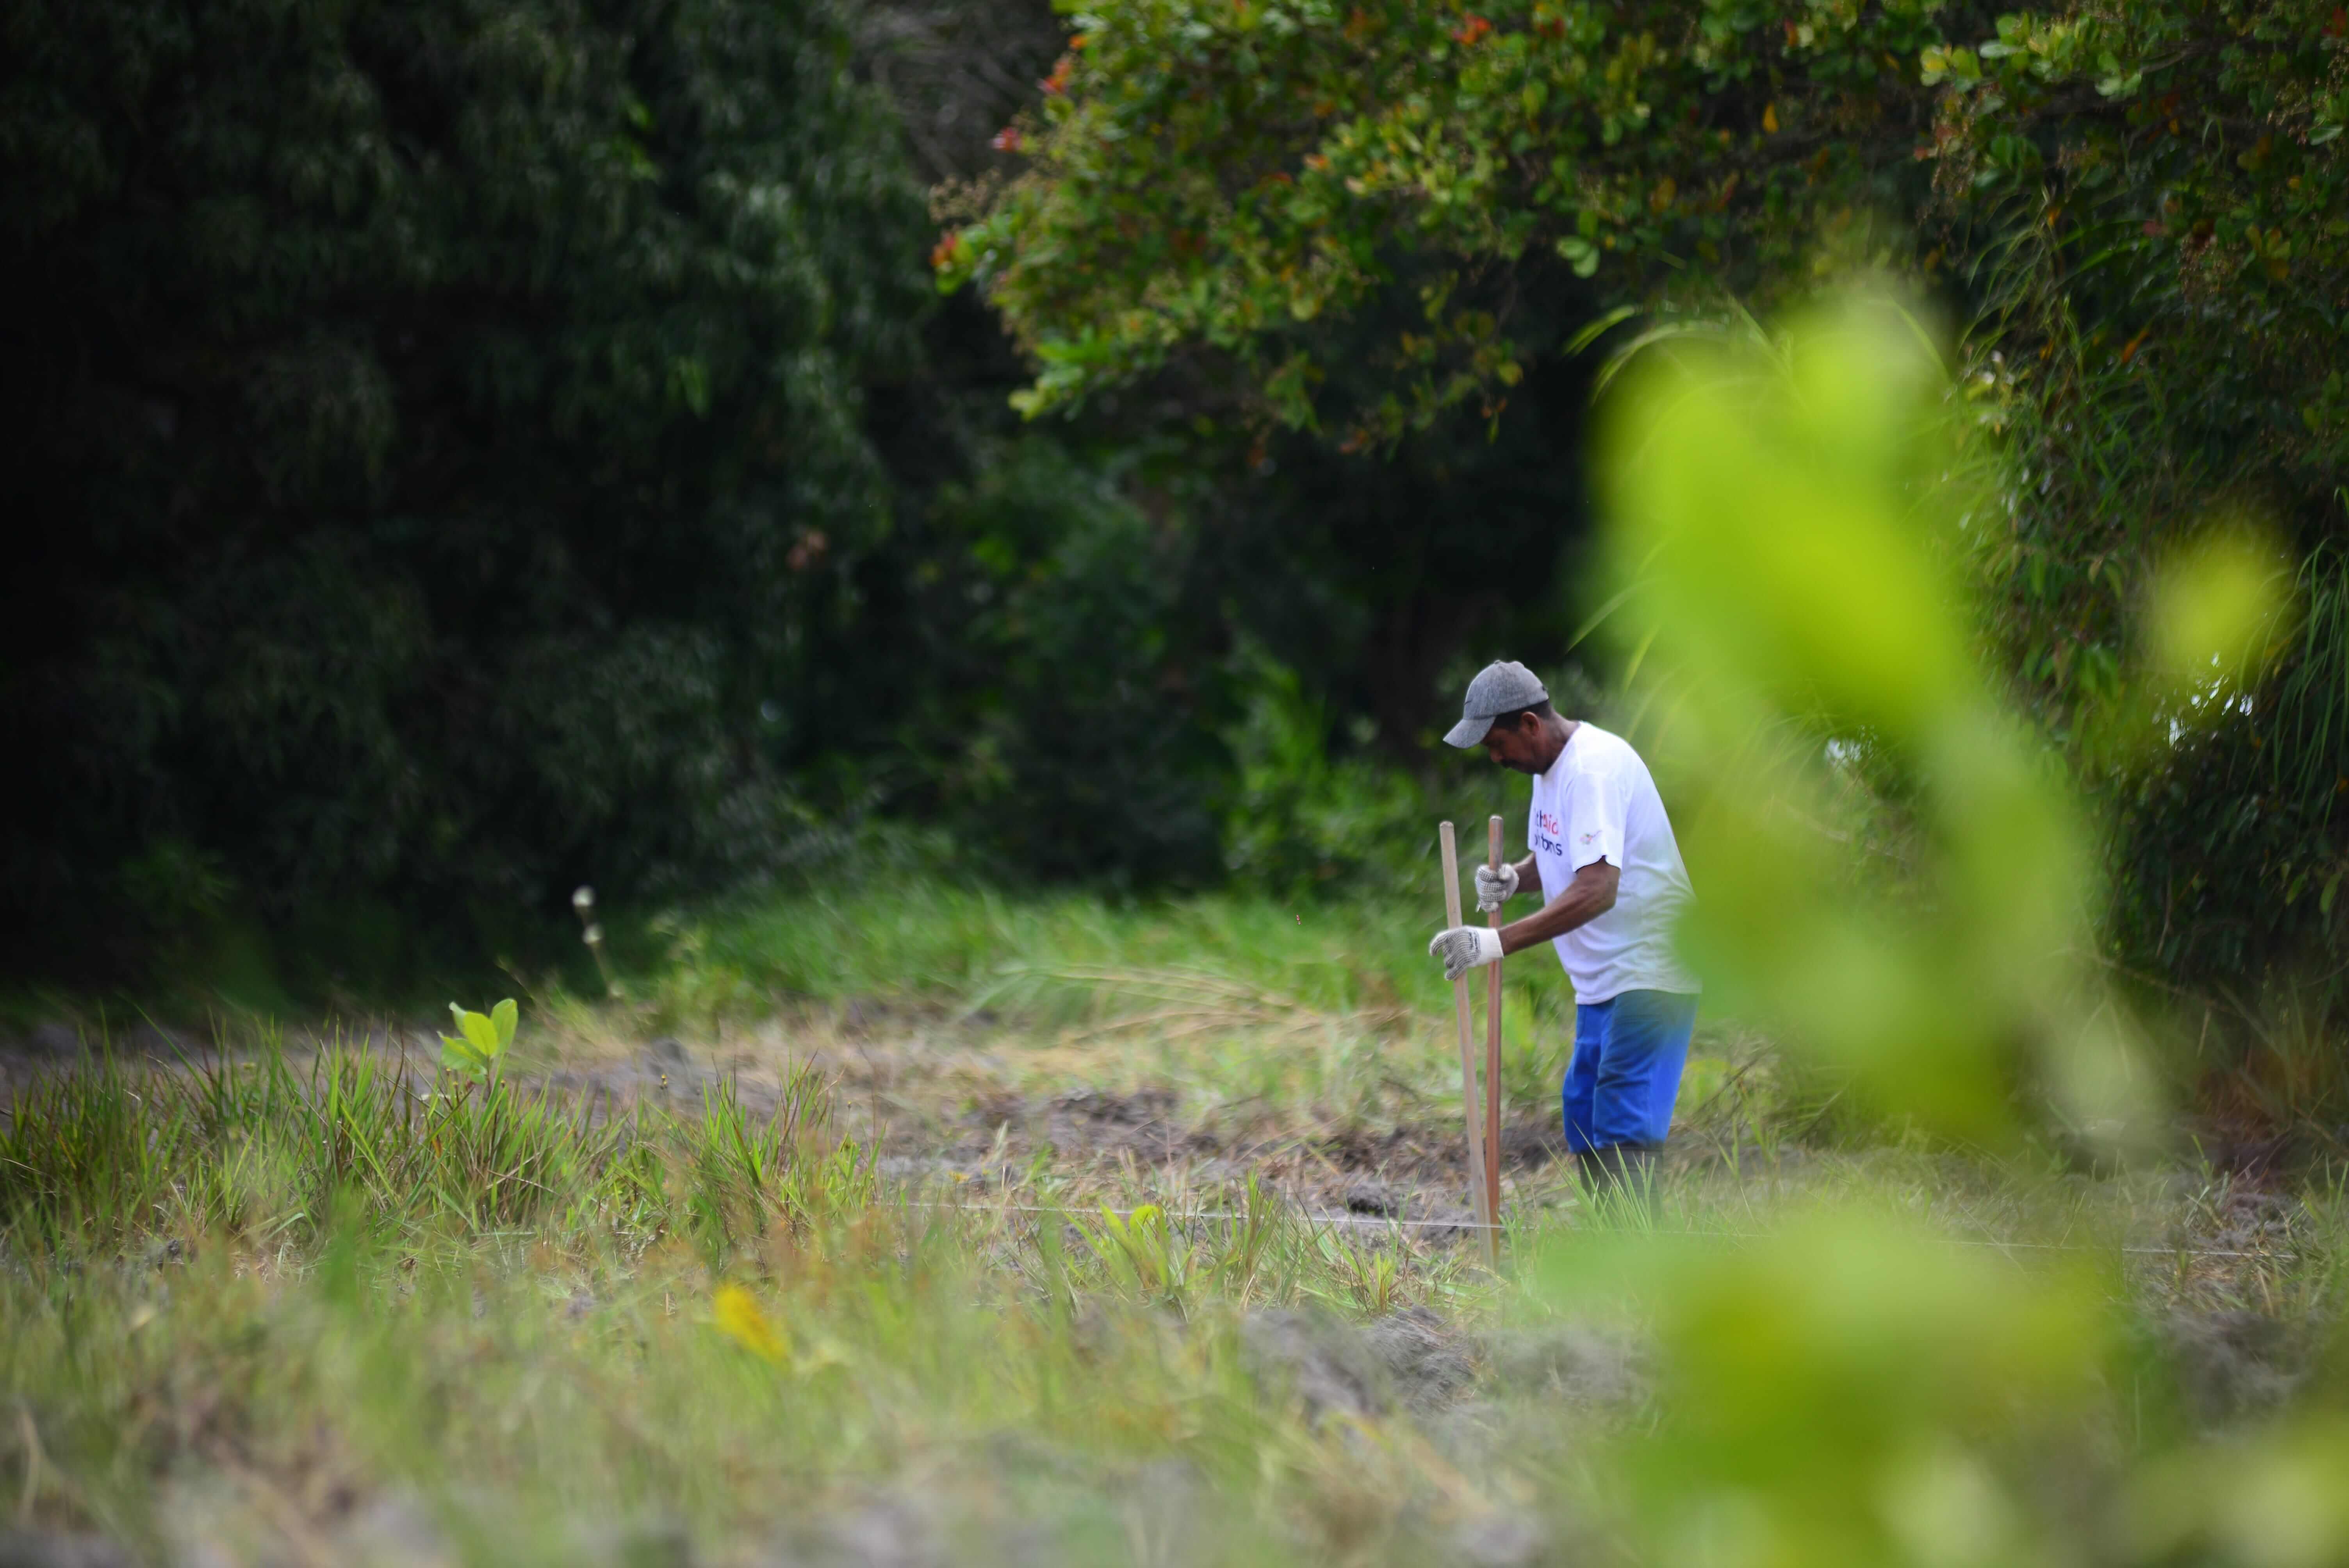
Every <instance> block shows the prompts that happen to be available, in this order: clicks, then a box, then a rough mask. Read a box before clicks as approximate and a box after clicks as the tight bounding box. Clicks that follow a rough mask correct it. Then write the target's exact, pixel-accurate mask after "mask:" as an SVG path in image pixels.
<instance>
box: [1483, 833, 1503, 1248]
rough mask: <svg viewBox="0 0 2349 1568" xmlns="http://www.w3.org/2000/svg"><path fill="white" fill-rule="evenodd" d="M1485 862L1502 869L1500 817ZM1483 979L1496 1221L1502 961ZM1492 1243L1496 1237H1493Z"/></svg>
mask: <svg viewBox="0 0 2349 1568" xmlns="http://www.w3.org/2000/svg"><path fill="white" fill-rule="evenodd" d="M1485 863H1486V864H1488V865H1490V866H1491V867H1492V868H1493V870H1495V871H1496V872H1497V871H1499V870H1500V869H1501V819H1500V818H1498V817H1495V818H1494V819H1493V820H1492V822H1491V823H1490V824H1489V825H1488V827H1487V829H1486V841H1485ZM1492 922H1493V929H1494V930H1495V931H1498V930H1500V929H1501V912H1500V911H1499V910H1497V909H1496V910H1495V911H1493V912H1492ZM1486 973H1488V974H1489V975H1491V976H1492V978H1490V979H1488V980H1486V981H1485V1212H1486V1213H1487V1214H1489V1215H1491V1216H1492V1219H1493V1222H1494V1223H1495V1224H1498V1223H1500V1221H1501V961H1500V960H1499V959H1497V958H1495V960H1493V962H1492V964H1491V965H1488V966H1487V970H1486ZM1494 1240H1495V1246H1497V1245H1498V1243H1499V1238H1498V1237H1497V1236H1495V1238H1494Z"/></svg>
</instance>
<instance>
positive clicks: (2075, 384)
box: [934, 0, 2349, 984]
mask: <svg viewBox="0 0 2349 1568" xmlns="http://www.w3.org/2000/svg"><path fill="white" fill-rule="evenodd" d="M1075 25H1076V27H1077V29H1078V31H1077V33H1076V36H1073V37H1072V38H1071V46H1070V52H1069V53H1068V54H1067V55H1066V56H1065V57H1063V59H1062V60H1061V64H1060V66H1059V67H1057V68H1056V70H1055V72H1054V75H1053V77H1052V78H1051V79H1050V84H1049V86H1050V89H1051V90H1050V94H1049V96H1048V97H1047V98H1046V99H1045V101H1044V104H1043V106H1042V108H1041V109H1040V112H1037V113H1035V114H1033V115H1031V116H1030V117H1029V118H1028V119H1025V120H1024V121H1022V122H1021V123H1020V124H1019V126H1018V127H1017V128H1016V130H1017V135H1018V141H1019V147H1020V150H1021V151H1022V152H1023V153H1024V154H1025V155H1026V156H1027V157H1028V159H1029V160H1030V161H1029V164H1028V167H1027V169H1026V170H1025V171H1024V172H1023V173H1022V174H1020V175H1019V177H1018V178H1016V179H1014V180H1011V181H1009V182H1008V183H1007V184H1005V185H1004V186H1003V187H1002V188H1001V189H1000V190H999V191H995V192H993V193H991V195H990V198H989V199H988V201H986V202H985V203H984V204H983V205H982V206H980V207H979V208H978V210H976V211H972V212H971V213H969V214H968V221H967V222H964V223H962V225H961V226H960V227H958V228H956V229H954V230H952V231H950V232H948V233H947V235H946V236H945V237H944V238H943V239H942V240H941V242H940V243H939V246H938V248H937V250H936V253H935V255H934V263H935V264H936V268H937V270H938V272H939V274H940V277H941V280H942V282H943V283H944V284H946V285H947V286H949V287H954V286H960V285H963V284H977V285H978V286H979V287H981V288H983V289H984V290H985V291H986V292H987V294H988V297H989V298H990V299H992V300H993V301H995V302H996V304H998V305H999V308H1000V309H1001V310H1002V311H1003V312H1004V314H1005V316H1006V318H1007V320H1008V321H1009V324H1010V325H1011V326H1012V328H1013V330H1014V331H1015V333H1016V334H1017V335H1018V337H1019V342H1020V343H1021V345H1022V346H1023V347H1024V348H1025V349H1026V350H1027V351H1028V352H1029V353H1030V355H1031V356H1032V357H1033V362H1034V364H1035V366H1036V373H1035V376H1034V378H1033V381H1032V383H1031V385H1030V387H1029V388H1028V389H1027V390H1026V392H1025V394H1024V395H1023V398H1022V406H1023V407H1025V408H1027V409H1028V410H1029V411H1030V412H1031V413H1039V414H1040V413H1042V412H1045V411H1048V410H1053V409H1061V408H1066V407H1073V406H1077V405H1080V404H1082V403H1084V402H1086V401H1087V400H1089V399H1096V398H1098V397H1102V395H1104V394H1106V393H1107V392H1109V391H1110V390H1112V389H1113V388H1117V387H1126V386H1132V385H1147V384H1149V383H1150V382H1151V381H1152V380H1154V378H1164V377H1168V376H1170V375H1177V374H1179V375H1180V376H1183V377H1189V378H1191V379H1193V380H1195V381H1198V382H1202V383H1204V384H1206V385H1210V386H1214V387H1218V388H1220V389H1222V391H1223V393H1224V395H1225V397H1226V403H1227V404H1228V405H1229V406H1231V407H1237V408H1239V409H1241V410H1243V411H1244V417H1245V418H1248V419H1250V420H1252V421H1253V422H1254V423H1255V424H1256V425H1257V426H1258V427H1259V428H1268V427H1287V428H1296V429H1299V430H1304V431H1308V432H1314V433H1320V434H1326V435H1327V436H1328V437H1329V438H1331V439H1332V440H1335V441H1338V442H1340V443H1341V444H1343V445H1346V446H1350V447H1353V448H1356V449H1385V448H1387V447H1389V446H1391V445H1392V443H1393V442H1395V441H1396V440H1397V439H1398V438H1401V437H1402V436H1403V435H1404V434H1405V433H1406V432H1410V431H1413V430H1419V429H1425V428H1429V427H1430V426H1431V425H1432V424H1433V422H1434V421H1435V420H1437V419H1438V418H1442V417H1443V416H1444V410H1447V409H1466V410H1470V411H1473V412H1475V413H1476V414H1479V415H1483V416H1485V417H1487V418H1495V419H1502V420H1505V419H1506V418H1507V414H1506V408H1507V407H1508V404H1509V402H1510V399H1511V397H1513V396H1515V391H1514V389H1515V388H1516V387H1518V386H1519V385H1521V384H1522V381H1523V378H1524V377H1526V374H1527V371H1528V368H1529V367H1530V366H1532V365H1534V364H1535V363H1536V362H1537V357H1538V356H1540V355H1542V354H1543V353H1545V352H1554V351H1555V349H1554V346H1555V345H1557V344H1558V343H1559V342H1561V341H1563V340H1564V339H1565V338H1566V337H1567V336H1568V335H1570V328H1569V333H1568V334H1564V335H1561V334H1547V335H1546V334H1527V333H1526V332H1525V331H1524V330H1523V325H1524V324H1525V323H1526V321H1528V320H1529V319H1538V318H1540V317H1541V316H1542V315H1543V314H1544V312H1545V311H1546V310H1547V311H1550V312H1555V311H1557V310H1558V309H1559V308H1560V307H1561V304H1562V303H1564V302H1567V301H1568V300H1570V299H1571V294H1570V293H1569V291H1570V289H1571V288H1572V286H1573V285H1572V284H1570V283H1569V282H1568V281H1567V278H1568V275H1569V274H1570V276H1571V277H1572V278H1575V279H1582V280H1588V281H1587V284H1585V285H1584V286H1585V287H1586V288H1588V290H1590V291H1592V292H1591V293H1590V294H1588V295H1586V296H1585V298H1586V299H1587V302H1588V303H1587V305H1586V307H1585V308H1584V310H1583V313H1582V314H1583V316H1584V319H1586V320H1587V321H1588V322H1590V323H1592V324H1593V325H1605V324H1606V323H1607V322H1609V321H1610V320H1613V319H1617V318H1618V316H1619V315H1623V314H1631V315H1639V314H1642V313H1660V312H1661V313H1671V312H1676V311H1688V310H1698V311H1702V310H1707V309H1718V308H1721V306H1722V304H1723V302H1724V301H1725V300H1728V299H1736V300H1739V301H1742V302H1745V303H1747V304H1754V305H1758V306H1762V307H1767V306H1769V305H1770V304H1773V303H1775V302H1782V301H1786V300H1790V299H1793V298H1797V297H1800V296H1801V295H1802V294H1805V293H1806V291H1808V290H1809V289H1810V288H1811V287H1812V286H1813V285H1814V284H1815V283H1816V280H1817V278H1818V277H1819V276H1821V275H1822V274H1823V273H1825V274H1830V275H1832V274H1835V273H1847V272H1849V271H1851V270H1853V269H1855V268H1858V267H1877V268H1881V267H1886V266H1891V267H1895V268H1898V269H1900V270H1903V271H1906V272H1908V273H1911V274H1912V275H1915V276H1918V277H1920V278H1921V279H1923V280H1924V281H1925V282H1927V283H1928V284H1929V285H1930V286H1931V287H1932V288H1934V289H1935V290H1937V291H1938V292H1939V293H1940V295H1941V297H1942V298H1943V299H1944V300H1945V301H1946V302H1947V303H1948V304H1949V305H1950V306H1951V308H1952V310H1953V312H1954V314H1955V315H1956V317H1957V319H1958V320H1959V322H1960V323H1961V325H1962V326H1963V339H1962V342H1961V353H1962V354H1963V355H1964V356H1966V365H1965V370H1966V374H1967V377H1968V378H1969V384H1970V385H1971V386H1973V387H1975V389H1976V393H1977V395H1978V396H1979V397H1981V398H1982V401H1983V404H1984V407H1985V410H1986V417H1988V418H1991V419H1992V420H1993V421H1994V422H1996V423H1997V424H1999V425H2000V426H2001V427H2002V429H2003V430H2004V432H2005V435H2006V438H2007V440H2008V444H2009V451H2010V453H2011V456H2012V459H2013V474H2014V478H2015V482H2014V485H2013V490H2012V493H2011V494H2010V495H2009V497H2008V498H2007V500H2008V506H2007V508H2006V511H2007V515H2006V516H2005V517H2004V518H2003V519H2000V520H1993V521H1992V524H1991V525H1988V526H1985V527H1983V528H1982V529H1980V530H1978V531H1976V532H1975V534H1974V535H1973V536H1972V537H1973V541H1974V542H1975V544H1976V545H1977V547H1978V555H1977V559H1976V561H1975V562H1974V564H1975V565H1976V567H1977V569H1978V571H1979V573H1980V574H1981V581H1982V584H1983V586H1984V587H1985V588H1986V589H1987V590H1988V593H1986V595H1985V602H1986V603H1987V604H1988V605H1989V607H1990V614H1989V615H1988V618H1987V621H1986V624H1984V627H1983V634H1984V640H1985V645H1986V646H1987V648H1988V649H1989V650H1990V651H1991V652H1992V654H1993V655H1995V656H1996V657H1997V658H1998V659H1999V660H2000V661H2001V663H2002V665H2003V667H2004V669H2005V671H2006V673H2007V676H2008V677H2009V679H2010V681H2011V682H2012V683H2013V687H2014V689H2015V690H2016V691H2017V692H2018V693H2019V694H2020V695H2021V696H2023V700H2024V701H2025V703H2026V705H2027V706H2029V707H2031V708H2032V709H2033V712H2034V713H2036V714H2037V715H2038V717H2040V719H2041V721H2042V723H2043V724H2044V727H2045V728H2046V730H2047V733H2048V734H2049V735H2050V736H2051V737H2052V738H2054V739H2055V740H2056V741H2058V742H2059V743H2062V744H2064V745H2065V746H2066V747H2068V748H2071V752H2072V755H2073V757H2074V758H2075V762H2076V763H2077V765H2078V766H2079V767H2080V768H2081V769H2082V770H2083V774H2084V777H2085V779H2087V781H2088V782H2089V783H2090V784H2091V785H2092V786H2093V787H2094V788H2095V789H2098V790H2099V791H2100V792H2101V793H2102V794H2103V795H2104V796H2105V797H2106V799H2109V800H2111V801H2112V802H2113V803H2114V804H2115V806H2116V810H2115V812H2114V834H2113V839H2112V844H2111V848H2112V853H2113V863H2114V867H2115V870H2116V873H2117V875H2118V878H2119V882H2120V886H2121V892H2122V897H2121V901H2120V907H2119V910H2118V913H2117V914H2116V921H2115V924H2114V926H2113V934H2114V936H2115V939H2116V944H2117V945H2118V947H2119V950H2120V951H2121V953H2122V954H2124V955H2125V956H2126V957H2127V958H2128V959H2130V960H2132V961H2136V962H2142V963H2147V964H2152V965H2160V966H2162V967H2164V968H2165V969H2167V970H2168V971H2169V972H2170V973H2172V974H2173V975H2178V976H2180V977H2183V978H2185V979H2187V980H2189V981H2190V982H2193V983H2198V984H2219V983H2226V984H2234V983H2236V982H2238V981H2240V979H2241V978H2243V977H2244V976H2246V975H2258V974H2260V973H2262V972H2264V971H2265V970H2267V969H2268V968H2270V967H2271V966H2274V965H2292V964H2294V963H2299V962H2303V961H2305V960H2307V959H2308V958H2309V957H2310V956H2311V955H2312V954H2315V953H2321V952H2323V951H2326V950H2327V949H2328V948H2329V947H2330V946H2331V945H2333V943H2334V939H2335V937H2336V936H2337V934H2338V933H2339V927H2338V926H2337V925H2336V924H2335V921H2336V920H2337V919H2340V918H2349V916H2339V915H2336V913H2335V911H2336V910H2338V909H2340V908H2341V907H2342V906H2341V905H2340V903H2339V902H2338V900H2337V893H2338V892H2339V889H2340V886H2341V884H2342V882H2344V880H2349V785H2344V784H2343V783H2342V781H2341V780H2342V779H2343V778H2344V776H2349V760H2344V756H2349V753H2344V736H2349V696H2344V693H2349V686H2344V683H2343V680H2342V678H2341V676H2342V672H2343V671H2344V669H2349V655H2344V651H2343V648H2342V645H2341V638H2342V635H2343V629H2344V624H2349V620H2344V605H2349V580H2344V576H2343V568H2342V562H2343V561H2344V555H2343V551H2342V547H2343V544H2344V537H2343V536H2344V527H2345V526H2349V517H2344V456H2349V394H2344V386H2349V382H2344V378H2343V373H2342V372H2341V371H2340V370H2339V368H2338V365H2339V361H2340V352H2341V346H2342V341H2343V326H2344V308H2349V294H2344V288H2349V284H2344V279H2349V265H2344V263H2349V256H2344V254H2343V247H2344V243H2349V218H2344V217H2343V216H2342V214H2343V213H2344V212H2349V200H2344V194H2349V192H2344V163H2343V154H2342V150H2341V149H2342V147H2343V146H2344V139H2342V135H2341V133H2342V130H2343V129H2344V124H2349V77H2344V75H2343V62H2344V50H2349V36H2344V35H2349V15H2344V12H2343V11H2342V10H2341V8H2340V7H2339V6H2338V5H2336V4H2334V3H2333V0H2220V3H2218V4H2202V3H2189V0H2128V3H2126V4H2122V5H2109V4H2098V5H2085V4H2083V5H2072V6H2066V7H2063V8H2060V9H2057V10H2054V11H2052V12H2048V13H2037V14H2034V13H2023V14H2017V15H2004V16H1993V15H1992V14H1991V13H1990V11H1989V10H1988V9H1987V8H1979V7H1973V6H1969V5H1942V4H1930V3H1926V0H1906V3H1904V0H1881V3H1876V4H1860V3H1858V0H1643V3H1639V4H1595V3H1593V4H1576V3H1562V0H1508V3H1505V4H1503V3H1496V4H1494V5H1487V6H1483V7H1481V8H1479V9H1476V10H1471V9H1469V8H1467V7H1465V6H1451V5H1424V4H1419V3H1416V0H1383V3H1380V0H1366V3H1363V4H1337V3H1333V0H1261V3H1258V0H1240V3H1238V4H1232V5H1226V4H1221V3H1216V4H1209V3H1206V0H1135V3H1132V4H1119V5H1102V6H1100V7H1097V8H1096V9H1095V10H1094V11H1093V12H1092V13H1091V14H1088V15H1082V16H1080V17H1079V18H1077V20H1076V24H1075ZM1371 323H1378V324H1381V325H1380V327H1379V330H1378V331H1377V333H1376V335H1375V336H1374V337H1373V338H1371V340H1369V341H1365V336H1366V331H1367V328H1366V324H1371ZM2227 507H2231V508H2233V509H2234V510H2236V511H2249V512H2250V513H2251V514H2253V515H2255V516H2257V517H2259V518H2260V519H2261V520H2263V521H2264V522H2265V524H2266V525H2267V526H2269V527H2270V528H2271V529H2272V530H2273V531H2275V533H2276V534H2277V535H2278V536H2280V537H2281V538H2282V541H2283V542H2284V544H2285V547H2286V549H2287V551H2288V552H2289V553H2290V555H2291V556H2292V558H2293V559H2294V560H2295V561H2296V562H2298V565H2297V575H2298V577H2299V579H2300V581H2301V583H2302V588H2303V591H2304V593H2305V596H2306V599H2307V603H2308V613H2307V614H2306V616H2305V617H2304V620H2303V621H2302V626H2301V632H2300V634H2299V640H2298V642H2297V643H2296V644H2295V645H2293V647H2292V650H2291V651H2290V652H2289V654H2288V655H2287V656H2286V657H2285V658H2284V659H2283V660H2282V662H2281V664H2280V665H2278V667H2277V669H2276V671H2275V673H2274V674H2273V676H2271V679H2270V680H2269V682H2268V683H2267V684H2266V685H2265V686H2262V687H2261V690H2260V692H2258V693H2257V694H2256V695H2255V696H2254V697H2253V699H2252V700H2251V702H2250V703H2248V704H2247V705H2245V706H2244V707H2242V708H2240V710H2230V712H2229V713H2228V714H2226V715H2223V716H2218V717H2216V718H2215V719H2214V720H2213V721H2212V722H2211V723H2209V725H2207V726H2201V727H2189V729H2188V730H2186V731H2182V732H2181V734H2180V737H2179V738H2178V741H2177V743H2175V744H2173V745H2168V746H2164V747H2158V748H2154V749H2153V750H2152V751H2151V752H2150V753H2147V752H2143V751H2139V752H2137V753H2135V754H2133V755H2131V756H2130V757H2128V758H2118V757H2116V756H2110V755H2106V754H2105V753H2103V752H2100V751H2099V750H2098V749H2097V748H2095V747H2094V746H2092V745H2089V744H2088V743H2087V741H2088V738H2089V737H2091V736H2092V735H2093V734H2094V733H2095V730H2096V727H2097V724H2096V719H2095V715H2096V714H2097V712H2098V711H2099V710H2100V708H2102V707H2106V706H2109V704H2110V702H2111V700H2112V698H2113V696H2114V694H2115V693H2116V690H2117V689H2118V687H2119V686H2121V685H2122V684H2123V682H2124V681H2125V679H2126V678H2127V675H2128V672H2129V671H2130V670H2131V669H2133V668H2134V667H2135V665H2136V661H2137V654H2136V652H2135V650H2134V647H2133V645H2132V635H2133V634H2132V631H2131V627H2132V625H2133V623H2134V619H2135V614H2134V612H2135V606H2136V604H2137V601H2138V600H2139V599H2140V598H2141V597H2142V594H2143V592H2144V585H2145V583H2146V582H2147V579H2148V577H2149V576H2150V574H2151V573H2153V571H2154V569H2155V568H2156V566H2157V565H2158V562H2160V561H2161V560H2162V559H2163V558H2164V557H2165V556H2166V555H2167V554H2168V552H2170V551H2171V550H2172V549H2173V548H2175V547H2176V546H2177V545H2178V543H2179V542H2181V541H2182V540H2184V539H2185V538H2187V537H2188V536H2189V535H2190V534H2191V533H2192V532H2193V531H2195V530H2197V529H2198V528H2199V527H2200V526H2201V525H2202V524H2203V523H2204V522H2205V521H2208V519H2209V516H2210V515H2211V513H2212V511H2213V510H2214V509H2220V508H2227Z"/></svg>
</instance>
